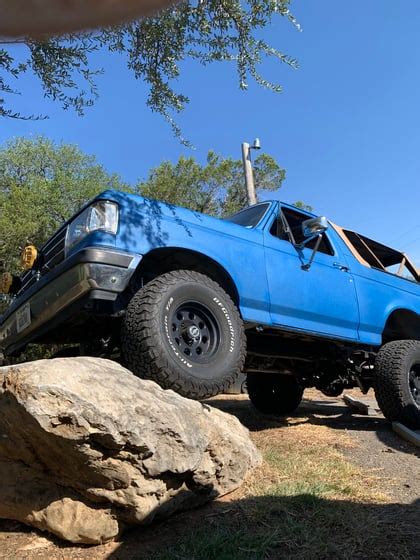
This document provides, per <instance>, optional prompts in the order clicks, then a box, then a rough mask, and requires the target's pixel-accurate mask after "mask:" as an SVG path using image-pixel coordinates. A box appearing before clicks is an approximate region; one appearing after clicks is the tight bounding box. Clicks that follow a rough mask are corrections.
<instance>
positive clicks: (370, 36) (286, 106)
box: [0, 0, 420, 264]
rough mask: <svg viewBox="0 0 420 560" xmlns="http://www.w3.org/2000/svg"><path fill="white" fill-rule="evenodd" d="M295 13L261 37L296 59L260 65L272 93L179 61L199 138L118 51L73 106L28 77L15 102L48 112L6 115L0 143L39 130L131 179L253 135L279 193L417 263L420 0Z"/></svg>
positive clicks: (188, 115)
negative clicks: (88, 103) (89, 93)
mask: <svg viewBox="0 0 420 560" xmlns="http://www.w3.org/2000/svg"><path fill="white" fill-rule="evenodd" d="M292 7H293V12H294V13H295V15H296V17H297V18H298V21H299V22H300V24H301V25H302V29H303V31H302V32H301V33H299V32H297V31H296V30H295V29H294V27H293V26H292V25H291V24H289V23H288V22H287V21H286V20H285V19H284V18H279V19H278V20H277V21H276V23H275V24H274V25H273V26H272V27H271V28H270V29H267V30H266V32H265V33H264V36H265V37H266V38H267V39H268V40H269V41H270V42H271V43H272V44H273V45H274V46H276V47H277V48H279V49H280V50H282V51H283V52H286V53H288V54H290V55H292V56H293V57H296V58H297V59H298V60H299V65H300V66H299V69H298V70H292V69H290V68H289V67H287V66H286V65H281V64H280V63H277V62H274V61H267V62H265V63H264V64H263V65H262V67H261V71H262V73H263V74H264V75H265V76H266V77H267V78H270V79H272V80H275V81H278V82H280V83H281V84H282V85H283V87H284V92H283V93H282V94H281V95H276V94H273V93H271V92H268V91H264V90H263V89H262V88H261V87H259V86H256V85H255V84H252V83H251V84H250V87H249V90H248V91H247V92H246V93H244V92H241V91H240V90H239V88H238V83H237V75H236V71H235V68H234V66H230V65H229V64H227V63H224V64H215V65H213V66H211V67H207V68H202V67H200V66H198V65H197V64H194V63H191V62H186V63H185V64H184V65H183V74H182V77H181V78H180V79H179V81H178V83H177V84H176V87H177V88H178V89H180V90H181V91H183V92H185V93H187V94H188V95H189V96H190V98H191V103H190V105H189V106H188V107H187V109H186V110H185V112H184V113H183V114H182V115H181V116H180V118H179V123H180V125H181V126H182V129H183V132H184V134H185V136H186V137H187V138H188V139H189V140H191V142H192V143H193V144H194V146H195V150H194V151H191V150H189V149H186V148H184V147H183V146H182V145H181V144H180V143H179V141H178V140H177V139H175V138H174V137H173V136H172V134H171V131H170V129H169V127H168V126H167V124H166V123H165V122H164V121H163V120H162V119H161V118H160V117H159V116H158V115H155V114H152V113H151V112H150V111H149V109H148V108H147V107H146V105H145V100H146V96H147V89H146V87H145V86H144V85H143V84H142V83H141V82H138V81H136V80H134V78H133V77H132V76H131V74H130V73H129V71H128V70H127V69H126V68H125V66H124V62H123V61H122V60H121V59H119V58H118V57H116V56H111V55H104V54H101V55H98V56H97V57H96V59H95V63H96V64H98V66H103V67H105V68H106V73H105V75H104V76H102V77H100V79H99V80H98V81H99V86H100V98H99V100H98V102H97V103H96V105H95V106H94V107H93V108H91V109H89V110H88V111H87V114H86V116H85V117H83V118H79V117H77V116H76V115H75V113H73V112H71V111H63V110H62V109H61V108H60V107H59V106H58V105H57V104H54V103H52V102H50V101H44V100H43V98H42V95H41V93H40V92H39V89H38V87H37V84H36V82H34V81H33V80H31V79H30V78H25V79H24V80H23V81H22V83H21V84H20V87H21V89H22V90H23V91H24V93H25V95H23V96H22V97H21V98H19V99H18V100H17V105H15V107H17V108H19V109H21V110H22V111H24V112H25V111H26V112H30V113H42V112H44V113H48V114H49V115H50V119H49V120H47V121H39V122H19V121H15V120H9V121H7V120H3V121H2V126H1V129H0V142H4V141H6V140H7V139H9V138H11V137H13V136H19V135H25V136H29V135H36V134H45V135H46V136H48V137H50V138H53V139H54V140H57V141H64V142H72V143H77V144H78V145H79V146H80V147H81V149H82V150H84V151H86V152H88V153H91V154H95V155H96V156H97V159H98V161H99V162H101V163H102V164H103V165H104V166H105V167H106V168H107V169H108V170H109V171H113V172H117V173H119V174H120V175H121V176H122V177H123V178H124V179H126V180H128V181H130V182H134V181H136V180H137V179H139V178H142V177H145V176H146V175H147V171H148V169H149V168H150V167H152V166H155V165H158V164H159V163H160V162H161V161H162V160H164V159H169V160H173V161H176V160H177V159H178V157H179V156H180V155H181V154H186V155H189V154H193V155H195V157H197V158H198V159H199V160H202V161H204V159H205V156H206V153H207V151H208V150H209V149H214V150H216V151H217V152H219V153H221V154H223V155H225V156H233V157H238V158H239V157H240V143H241V142H242V141H252V140H253V139H254V138H255V137H256V136H258V137H259V138H260V139H261V143H262V146H263V150H264V151H265V152H267V153H269V154H271V155H273V156H274V157H275V158H276V159H277V160H278V161H279V162H280V163H281V165H283V166H284V167H285V168H286V170H287V179H286V181H285V182H284V185H283V187H282V189H281V190H280V191H279V192H278V194H276V195H275V196H276V198H280V199H282V200H285V201H287V202H293V201H295V200H304V201H305V202H307V203H308V204H311V205H312V206H313V207H314V208H315V210H316V212H317V213H319V214H325V215H326V216H327V217H329V218H331V219H332V220H333V221H335V222H337V223H340V224H342V225H346V226H349V227H352V228H354V229H357V230H359V231H361V232H362V233H365V234H366V235H368V236H371V237H374V238H377V239H378V240H381V241H383V242H385V243H389V244H391V245H393V246H396V247H397V248H400V249H403V250H406V251H407V252H409V253H411V254H412V255H413V256H414V257H415V259H416V261H417V263H418V264H420V219H419V209H420V34H419V29H420V3H419V2H418V0H405V2H403V3H402V2H395V0H394V1H391V0H369V1H365V2H362V1H354V2H338V1H337V0H306V1H305V2H304V1H303V0H301V1H297V0H296V1H295V2H293V4H292Z"/></svg>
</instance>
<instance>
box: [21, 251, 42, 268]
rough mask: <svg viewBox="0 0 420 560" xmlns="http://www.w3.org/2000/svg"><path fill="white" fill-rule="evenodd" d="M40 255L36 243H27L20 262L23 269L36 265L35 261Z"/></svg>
mask: <svg viewBox="0 0 420 560" xmlns="http://www.w3.org/2000/svg"><path fill="white" fill-rule="evenodd" d="M37 256H38V250H37V248H36V247H35V245H27V246H26V247H25V248H24V249H23V252H22V255H21V257H20V264H21V265H22V268H23V270H29V269H30V268H32V267H33V266H34V262H35V261H36V258H37Z"/></svg>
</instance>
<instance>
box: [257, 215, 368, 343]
mask: <svg viewBox="0 0 420 560" xmlns="http://www.w3.org/2000/svg"><path fill="white" fill-rule="evenodd" d="M280 212H281V213H282V215H279V216H278V217H277V219H276V220H275V221H274V222H273V224H272V225H271V227H269V228H268V229H267V230H266V232H265V237H264V245H265V260H266V268H267V279H268V286H269V292H270V314H271V318H272V321H273V323H274V324H275V325H279V326H283V327H287V328H290V329H292V330H299V331H307V332H311V333H315V334H322V335H328V336H332V337H334V338H346V339H351V340H358V326H359V309H358V304H357V297H356V291H355V286H354V281H353V277H352V274H351V271H350V269H349V268H348V266H347V263H346V261H345V259H344V256H343V255H341V254H340V252H339V249H338V243H336V244H334V232H333V231H332V230H331V229H329V230H328V231H327V232H325V233H323V234H322V236H323V237H322V241H321V243H320V246H319V249H318V251H317V253H316V255H315V258H314V260H313V263H312V265H311V267H310V268H309V270H305V269H303V268H302V265H304V264H307V263H308V262H309V261H310V258H311V255H312V252H313V247H314V245H315V240H314V241H311V242H310V243H309V244H308V245H307V246H306V247H305V248H303V249H298V248H297V247H296V245H294V244H293V243H292V241H291V239H290V234H289V233H288V232H287V231H286V228H285V227H284V225H285V224H286V225H287V226H288V228H289V229H290V231H291V232H292V235H293V237H294V239H295V242H296V244H299V243H301V242H302V241H303V240H304V239H305V238H304V236H303V230H302V223H303V222H304V221H305V220H307V219H309V218H310V216H308V215H307V214H304V213H302V212H299V211H298V210H295V209H292V208H289V207H281V208H280ZM284 220H286V222H285V221H284Z"/></svg>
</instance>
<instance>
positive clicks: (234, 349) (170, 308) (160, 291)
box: [122, 270, 246, 399]
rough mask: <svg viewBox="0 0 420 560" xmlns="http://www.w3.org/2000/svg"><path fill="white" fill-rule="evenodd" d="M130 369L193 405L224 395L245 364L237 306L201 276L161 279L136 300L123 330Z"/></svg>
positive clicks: (173, 274) (178, 273) (187, 273)
mask: <svg viewBox="0 0 420 560" xmlns="http://www.w3.org/2000/svg"><path fill="white" fill-rule="evenodd" d="M122 352H123V357H124V359H125V362H126V364H127V366H128V368H129V369H130V370H131V371H133V373H135V374H136V375H138V376H139V377H143V378H146V379H152V380H154V381H156V382H157V383H159V385H161V386H162V387H163V388H164V389H173V390H174V391H176V392H178V393H180V394H181V395H184V396H185V397H189V398H193V399H203V398H207V397H211V396H214V395H216V394H218V393H222V392H224V390H225V389H227V387H229V386H230V385H232V383H234V382H235V380H236V379H237V377H238V375H239V373H240V372H241V371H242V367H243V364H244V361H245V352H246V344H245V333H244V327H243V323H242V319H241V317H240V315H239V312H238V310H237V309H236V307H235V305H234V303H233V302H232V300H231V299H230V297H229V296H228V295H227V294H226V293H225V291H224V290H223V289H222V288H221V287H220V286H219V285H218V284H216V282H213V280H211V279H210V278H208V277H207V276H204V275H203V274H200V273H198V272H193V271H189V270H176V271H173V272H169V273H167V274H163V275H162V276H158V277H157V278H155V279H154V280H152V281H151V282H149V283H148V284H146V286H145V287H144V288H142V289H141V290H140V291H139V292H138V293H137V294H136V295H135V296H134V297H133V299H132V300H131V302H130V304H129V306H128V309H127V313H126V315H125V318H124V322H123V328H122Z"/></svg>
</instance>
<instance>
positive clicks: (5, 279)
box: [0, 272, 13, 294]
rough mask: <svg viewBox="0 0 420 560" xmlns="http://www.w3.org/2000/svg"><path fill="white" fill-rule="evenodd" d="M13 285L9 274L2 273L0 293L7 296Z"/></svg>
mask: <svg viewBox="0 0 420 560" xmlns="http://www.w3.org/2000/svg"><path fill="white" fill-rule="evenodd" d="M12 284H13V276H12V274H10V272H3V274H2V275H1V276H0V293H2V294H8V293H9V292H10V288H11V287H12Z"/></svg>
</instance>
